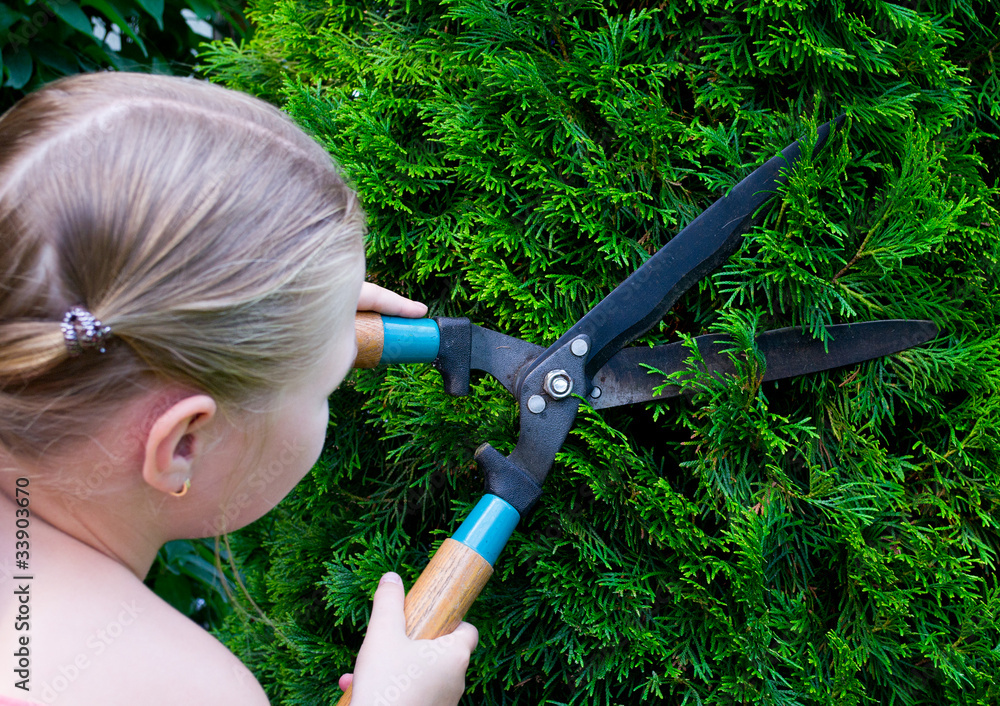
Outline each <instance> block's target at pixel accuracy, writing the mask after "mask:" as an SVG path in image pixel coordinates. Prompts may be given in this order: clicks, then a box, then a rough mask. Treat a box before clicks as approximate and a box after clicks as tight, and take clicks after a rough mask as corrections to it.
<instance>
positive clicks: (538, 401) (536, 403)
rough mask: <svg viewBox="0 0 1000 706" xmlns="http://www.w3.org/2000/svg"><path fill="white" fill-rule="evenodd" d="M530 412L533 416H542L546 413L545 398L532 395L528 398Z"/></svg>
mask: <svg viewBox="0 0 1000 706" xmlns="http://www.w3.org/2000/svg"><path fill="white" fill-rule="evenodd" d="M528 411H529V412H531V413H532V414H540V413H541V412H544V411H545V398H544V397H542V396H541V395H532V396H531V397H529V398H528Z"/></svg>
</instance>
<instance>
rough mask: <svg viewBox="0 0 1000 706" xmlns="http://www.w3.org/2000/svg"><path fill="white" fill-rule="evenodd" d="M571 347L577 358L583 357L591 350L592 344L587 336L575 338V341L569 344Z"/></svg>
mask: <svg viewBox="0 0 1000 706" xmlns="http://www.w3.org/2000/svg"><path fill="white" fill-rule="evenodd" d="M569 349H570V351H572V353H573V355H575V356H576V357H577V358H582V357H583V356H585V355H587V351H589V350H590V344H589V343H587V339H586V338H582V337H581V338H574V339H573V342H572V343H570V344H569Z"/></svg>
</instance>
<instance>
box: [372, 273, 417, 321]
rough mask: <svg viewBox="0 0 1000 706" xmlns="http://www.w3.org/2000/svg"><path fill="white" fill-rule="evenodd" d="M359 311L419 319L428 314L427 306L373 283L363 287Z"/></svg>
mask: <svg viewBox="0 0 1000 706" xmlns="http://www.w3.org/2000/svg"><path fill="white" fill-rule="evenodd" d="M358 311H377V312H379V313H380V314H387V315H388V316H405V317H407V318H411V319H413V318H417V317H420V316H424V315H425V314H426V313H427V305H426V304H421V303H420V302H415V301H413V300H412V299H407V298H406V297H404V296H402V295H401V294H396V293H395V292H392V291H390V290H388V289H386V288H385V287H380V286H378V285H377V284H372V283H371V282H364V283H363V284H362V285H361V295H360V296H359V297H358Z"/></svg>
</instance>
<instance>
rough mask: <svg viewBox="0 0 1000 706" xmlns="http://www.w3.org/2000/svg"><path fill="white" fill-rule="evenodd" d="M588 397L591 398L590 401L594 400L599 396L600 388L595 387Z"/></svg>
mask: <svg viewBox="0 0 1000 706" xmlns="http://www.w3.org/2000/svg"><path fill="white" fill-rule="evenodd" d="M590 396H591V398H592V399H595V400H596V399H597V398H598V397H600V396H601V388H599V387H597V386H596V385H595V386H594V389H593V390H591V391H590Z"/></svg>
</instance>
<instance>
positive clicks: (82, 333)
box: [61, 306, 111, 358]
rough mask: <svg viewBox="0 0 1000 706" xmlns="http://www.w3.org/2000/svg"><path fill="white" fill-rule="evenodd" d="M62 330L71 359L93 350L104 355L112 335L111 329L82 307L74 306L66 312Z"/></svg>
mask: <svg viewBox="0 0 1000 706" xmlns="http://www.w3.org/2000/svg"><path fill="white" fill-rule="evenodd" d="M61 328H62V332H63V338H65V339H66V349H67V350H68V351H69V355H70V357H71V358H73V357H76V356H78V355H80V354H81V353H83V352H84V351H86V350H90V349H93V348H96V349H97V351H98V352H99V353H104V352H105V347H104V341H105V340H106V339H107V337H108V336H110V335H111V327H110V326H105V325H104V324H102V323H101V322H100V321H98V320H97V319H96V318H95V317H94V315H93V314H91V313H90V312H89V311H87V310H86V309H84V308H83V307H82V306H74V307H72V308H71V309H70V310H69V311H67V312H66V315H65V316H64V317H63V320H62V324H61Z"/></svg>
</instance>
